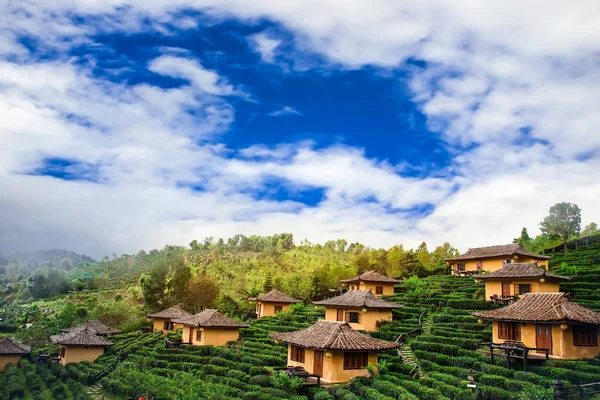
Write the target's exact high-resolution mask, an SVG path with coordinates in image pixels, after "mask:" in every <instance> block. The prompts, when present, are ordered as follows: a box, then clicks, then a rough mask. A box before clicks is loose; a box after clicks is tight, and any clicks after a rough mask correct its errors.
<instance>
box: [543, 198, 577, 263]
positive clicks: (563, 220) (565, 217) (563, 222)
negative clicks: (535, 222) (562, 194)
mask: <svg viewBox="0 0 600 400" xmlns="http://www.w3.org/2000/svg"><path fill="white" fill-rule="evenodd" d="M540 229H541V231H542V233H545V234H547V235H549V236H550V237H556V238H560V239H561V240H563V241H564V249H565V253H566V252H567V251H568V249H567V242H568V241H569V237H570V236H571V235H574V234H578V233H579V232H580V231H581V209H580V208H579V207H578V206H577V204H573V203H564V202H563V203H556V204H555V205H553V206H552V207H550V213H549V215H548V216H547V217H546V218H544V220H543V221H542V222H540Z"/></svg>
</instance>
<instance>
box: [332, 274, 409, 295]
mask: <svg viewBox="0 0 600 400" xmlns="http://www.w3.org/2000/svg"><path fill="white" fill-rule="evenodd" d="M340 283H341V284H342V285H344V286H348V289H349V290H370V291H372V292H373V293H374V294H375V295H376V296H382V295H384V294H385V295H390V294H394V285H395V284H397V283H400V280H398V279H393V278H388V277H387V276H385V275H382V274H380V273H379V272H377V271H367V272H365V273H363V274H360V275H358V276H355V277H353V278H348V279H341V280H340Z"/></svg>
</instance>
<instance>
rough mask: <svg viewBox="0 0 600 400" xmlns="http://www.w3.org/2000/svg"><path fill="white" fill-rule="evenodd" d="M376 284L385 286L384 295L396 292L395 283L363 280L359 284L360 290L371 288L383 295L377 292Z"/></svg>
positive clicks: (374, 292)
mask: <svg viewBox="0 0 600 400" xmlns="http://www.w3.org/2000/svg"><path fill="white" fill-rule="evenodd" d="M355 286H356V285H355ZM376 286H383V295H391V294H394V284H393V283H377V282H362V283H359V284H358V290H370V291H371V293H373V294H374V295H376V296H382V295H378V294H377V291H376V290H375V287H376Z"/></svg>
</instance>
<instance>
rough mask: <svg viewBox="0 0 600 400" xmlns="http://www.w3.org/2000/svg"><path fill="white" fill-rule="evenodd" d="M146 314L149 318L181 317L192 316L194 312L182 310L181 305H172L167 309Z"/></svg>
mask: <svg viewBox="0 0 600 400" xmlns="http://www.w3.org/2000/svg"><path fill="white" fill-rule="evenodd" d="M146 316H147V317H148V318H164V319H179V318H186V317H191V316H192V314H190V313H189V312H187V311H184V310H182V309H181V308H179V307H170V308H167V309H166V310H162V311H159V312H155V313H154V314H148V315H146Z"/></svg>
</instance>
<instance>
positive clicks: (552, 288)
mask: <svg viewBox="0 0 600 400" xmlns="http://www.w3.org/2000/svg"><path fill="white" fill-rule="evenodd" d="M502 282H510V295H511V296H514V295H515V284H530V285H531V293H556V292H560V288H559V284H558V282H549V281H548V280H546V282H540V281H539V279H530V280H511V279H507V280H505V281H496V280H494V281H488V280H486V281H485V299H486V300H487V301H490V296H493V295H497V296H502Z"/></svg>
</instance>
